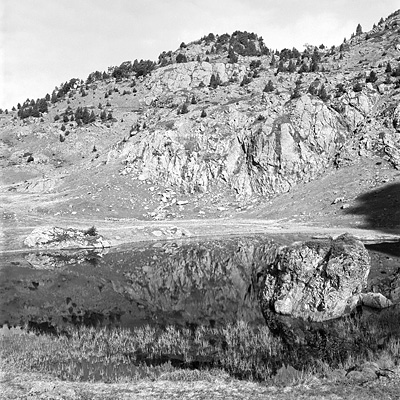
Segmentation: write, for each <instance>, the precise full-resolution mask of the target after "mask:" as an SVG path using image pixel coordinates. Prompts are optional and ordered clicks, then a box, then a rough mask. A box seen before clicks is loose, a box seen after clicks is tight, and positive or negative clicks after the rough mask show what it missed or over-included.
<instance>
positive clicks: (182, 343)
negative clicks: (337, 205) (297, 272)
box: [0, 310, 400, 384]
mask: <svg viewBox="0 0 400 400" xmlns="http://www.w3.org/2000/svg"><path fill="white" fill-rule="evenodd" d="M399 321H400V319H399V311H396V310H394V311H393V312H392V313H391V314H390V313H389V314H385V315H384V316H379V315H378V316H377V317H376V318H374V319H373V322H372V323H371V321H369V323H368V324H365V323H363V322H362V321H361V320H360V319H357V318H347V319H342V320H340V321H339V322H338V323H339V324H342V326H341V327H340V328H341V329H343V334H344V336H347V337H348V340H349V343H350V342H351V343H354V344H355V345H354V346H349V349H350V351H348V353H347V357H346V359H341V360H337V359H336V360H335V354H331V355H330V357H329V360H335V365H334V366H333V365H332V364H330V363H329V362H328V361H327V360H321V359H319V360H313V361H312V362H310V361H309V362H308V363H307V364H306V365H304V369H303V370H302V371H296V370H294V369H293V368H285V367H284V368H281V367H282V365H283V364H285V359H287V358H289V357H288V353H287V352H288V351H290V349H287V348H286V347H285V346H283V344H282V342H281V341H280V340H279V339H278V338H276V337H273V336H272V335H271V333H270V332H269V330H268V328H267V327H258V328H252V327H250V326H248V324H246V323H245V322H243V321H238V322H237V323H235V324H231V325H227V326H224V327H217V328H211V327H205V326H200V327H197V328H195V329H187V328H178V327H174V326H167V327H166V328H165V329H161V328H155V327H150V326H145V327H140V328H136V329H133V330H128V329H121V328H112V329H107V328H93V327H78V328H77V327H68V328H67V329H66V330H64V331H63V332H62V333H60V334H58V335H49V334H38V333H37V334H32V333H29V332H27V331H26V330H24V331H22V333H21V334H15V335H7V336H4V337H3V338H2V339H1V341H0V349H1V359H2V364H3V366H4V367H5V369H7V368H9V369H11V370H18V371H23V372H36V373H44V374H51V375H53V376H55V377H57V378H59V379H62V380H68V381H89V382H96V381H101V382H107V383H115V382H129V381H135V380H140V379H158V378H160V376H162V377H163V378H165V377H167V378H168V377H169V379H173V380H196V379H206V380H207V379H209V377H210V376H214V377H215V376H216V375H220V376H221V377H223V376H225V377H226V375H227V374H229V375H230V376H232V377H235V378H240V379H245V380H250V381H263V382H268V381H269V382H271V383H280V384H293V383H294V382H301V381H304V380H306V379H308V378H310V377H311V376H318V377H332V376H335V375H337V371H338V370H340V371H342V373H341V374H340V375H341V376H342V377H343V376H344V374H345V371H346V370H349V369H351V368H352V367H355V366H357V365H361V364H362V363H364V362H366V361H371V362H375V363H377V364H378V365H379V366H380V367H381V368H384V369H390V368H394V367H396V366H398V365H399V364H400V327H399V324H400V322H399ZM353 347H354V351H351V349H352V348H353ZM360 349H362V351H360ZM290 356H291V357H293V354H291V355H290ZM277 371H278V374H277V375H276V372H277ZM282 371H283V373H282Z"/></svg>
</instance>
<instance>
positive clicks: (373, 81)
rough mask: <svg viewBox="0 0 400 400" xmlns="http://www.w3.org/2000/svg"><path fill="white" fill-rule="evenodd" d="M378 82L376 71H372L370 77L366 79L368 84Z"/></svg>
mask: <svg viewBox="0 0 400 400" xmlns="http://www.w3.org/2000/svg"><path fill="white" fill-rule="evenodd" d="M377 80H378V76H377V75H376V73H375V71H371V72H370V73H369V76H367V78H366V79H365V81H366V82H370V83H375V82H376V81H377Z"/></svg>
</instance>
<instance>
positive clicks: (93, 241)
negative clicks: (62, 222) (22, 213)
mask: <svg viewBox="0 0 400 400" xmlns="http://www.w3.org/2000/svg"><path fill="white" fill-rule="evenodd" d="M24 245H25V246H27V247H33V248H36V249H45V248H47V249H90V248H96V249H97V248H100V249H102V248H105V247H110V243H109V242H108V241H107V240H105V239H104V238H103V237H102V236H100V235H99V234H98V233H97V232H96V231H95V230H94V229H88V230H87V231H82V230H79V229H75V228H60V227H57V226H54V227H53V226H46V227H39V228H36V229H34V230H33V231H32V233H31V234H30V235H29V236H28V237H27V238H26V239H25V240H24Z"/></svg>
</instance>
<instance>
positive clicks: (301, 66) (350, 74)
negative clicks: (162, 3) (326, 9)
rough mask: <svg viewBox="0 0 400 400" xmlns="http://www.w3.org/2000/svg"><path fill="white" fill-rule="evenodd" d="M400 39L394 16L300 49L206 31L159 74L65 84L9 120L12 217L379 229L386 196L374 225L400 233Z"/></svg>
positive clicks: (139, 69) (7, 176)
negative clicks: (368, 199) (378, 195)
mask: <svg viewBox="0 0 400 400" xmlns="http://www.w3.org/2000/svg"><path fill="white" fill-rule="evenodd" d="M399 30H400V22H399V12H396V13H393V14H392V15H391V16H389V17H388V18H387V19H386V20H385V21H383V22H381V23H380V24H379V25H378V26H377V27H375V28H374V29H373V30H371V31H370V32H368V33H361V34H358V35H356V36H354V37H353V38H352V39H350V40H349V41H347V42H344V43H343V44H342V45H340V46H337V47H332V48H331V49H326V48H324V47H323V46H320V48H313V47H309V48H306V49H305V51H303V52H302V53H300V52H299V51H297V50H296V49H292V50H289V49H283V50H282V51H281V52H279V53H277V52H272V51H270V50H269V49H268V48H267V47H266V46H265V45H264V41H263V40H262V38H259V37H258V36H257V35H255V34H249V33H247V32H235V33H234V34H232V35H226V34H225V35H221V36H218V35H212V34H210V35H208V36H206V37H204V38H202V39H201V40H198V41H196V42H193V43H189V44H184V43H183V44H182V45H181V46H180V48H179V49H178V50H177V51H175V52H168V53H166V52H164V53H162V54H161V55H160V57H159V63H158V64H155V63H151V62H146V61H140V62H137V61H136V62H134V63H130V62H127V63H123V64H122V65H121V66H119V67H113V68H110V69H109V71H108V72H107V73H99V72H96V73H94V74H91V75H90V76H89V77H88V79H87V81H86V82H83V81H81V80H77V79H73V80H71V81H69V82H66V83H65V84H63V85H61V86H60V88H57V90H55V91H54V92H53V94H52V96H48V98H47V100H46V99H44V101H42V102H39V101H36V102H35V101H33V104H32V101H30V102H25V103H24V104H23V105H22V106H21V109H20V110H19V112H18V114H19V117H18V115H17V112H10V113H8V114H7V115H5V114H4V113H3V114H1V115H0V130H1V131H0V132H1V133H0V134H1V166H2V169H3V171H4V174H3V185H2V191H3V193H4V194H5V202H4V207H3V220H4V222H5V223H7V221H11V222H12V223H13V224H14V223H16V222H17V223H20V224H27V221H33V222H32V223H33V224H36V223H38V221H42V222H44V221H45V220H46V219H47V218H49V216H51V217H52V218H54V219H55V220H56V219H62V218H64V219H65V218H68V219H71V220H80V221H83V220H93V221H97V220H104V218H114V219H115V218H136V219H144V220H152V219H155V220H163V219H182V218H184V219H187V218H207V217H221V216H225V217H229V216H235V215H237V216H240V217H247V216H250V217H257V218H265V217H268V218H274V219H287V220H290V221H293V222H302V223H314V224H316V225H328V226H331V225H340V224H343V226H363V227H371V225H368V221H367V220H368V218H369V217H368V215H366V213H362V212H360V209H359V208H357V207H358V205H357V204H358V203H357V201H358V197H357V196H363V195H364V196H365V195H367V194H368V192H371V190H374V189H376V188H377V187H378V188H379V187H380V186H381V185H382V188H385V187H386V186H388V185H392V186H393V190H392V191H391V192H390V193H392V194H391V201H389V202H386V203H385V204H386V208H387V212H386V214H385V215H383V217H382V218H380V217H379V218H378V217H376V216H375V217H374V218H375V220H376V221H375V223H374V228H382V230H386V231H387V230H390V231H393V232H396V231H397V232H398V231H400V214H399V213H400V207H399V201H400V184H399V181H400V179H399V173H398V169H399V168H400V106H399V99H400V35H399ZM39 103H40V106H43V107H44V108H47V109H48V110H47V112H42V113H40V112H39V111H38V107H39V106H38V104H39ZM45 106H46V107H45ZM21 110H22V111H21ZM35 113H36V114H35ZM30 114H35V115H37V116H38V117H34V116H29V115H30ZM20 117H21V118H20ZM360 174H361V175H362V176H360ZM385 185H386V186H385ZM333 187H335V189H334V190H331V189H332V188H333ZM337 198H339V200H337V201H336V202H335V199H337ZM288 199H290V200H288ZM332 202H333V203H335V204H334V205H333V206H332V204H331V203H332ZM283 205H285V206H284V207H283V208H282V206H283ZM343 205H345V206H346V207H344V208H341V207H342V206H343ZM300 210H301V211H300ZM352 211H353V212H352ZM243 212H244V214H243ZM387 214H390V217H388V216H387ZM380 220H382V223H381V225H382V226H380V222H379V221H380Z"/></svg>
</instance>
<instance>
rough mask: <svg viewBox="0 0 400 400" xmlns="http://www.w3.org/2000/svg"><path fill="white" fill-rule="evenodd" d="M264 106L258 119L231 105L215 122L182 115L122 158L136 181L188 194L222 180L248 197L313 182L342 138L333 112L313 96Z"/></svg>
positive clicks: (140, 138) (130, 145)
mask: <svg viewBox="0 0 400 400" xmlns="http://www.w3.org/2000/svg"><path fill="white" fill-rule="evenodd" d="M263 107H264V110H263V111H262V114H260V115H261V117H259V115H255V114H254V112H250V113H249V111H251V110H247V109H243V107H242V106H240V105H237V104H232V105H230V106H229V107H227V108H226V109H225V110H221V111H218V112H217V111H216V112H214V115H213V119H204V120H194V119H193V118H190V115H189V116H188V117H186V116H184V117H181V118H180V120H179V121H176V122H174V124H173V126H172V125H171V126H170V127H166V126H165V127H163V128H161V127H160V126H159V127H158V128H156V129H155V130H154V131H152V132H148V131H143V132H141V133H139V134H137V135H135V136H134V137H132V138H131V139H130V140H129V142H127V143H126V144H125V146H124V148H123V150H122V152H121V154H120V157H121V158H122V159H123V160H124V163H125V165H126V170H127V171H128V170H129V173H132V174H136V175H138V176H140V177H141V178H142V179H149V180H154V181H159V180H162V181H163V182H165V183H166V184H169V185H174V186H176V187H178V188H180V189H181V190H183V191H184V192H188V193H194V192H196V191H198V192H206V191H207V190H209V189H210V187H211V185H212V184H215V183H217V182H223V184H224V185H226V186H228V187H229V188H230V189H233V190H234V191H235V192H236V193H237V195H238V197H239V198H243V197H244V198H246V197H250V196H252V195H253V194H257V195H272V194H275V193H282V192H287V191H289V190H290V188H291V187H292V186H293V185H295V184H296V183H298V182H300V181H309V180H312V179H314V178H315V177H317V176H318V175H320V174H321V173H322V172H323V171H325V169H326V168H327V167H328V166H329V164H330V163H332V160H333V159H334V157H335V155H336V153H337V152H338V151H339V149H340V148H341V147H342V146H343V143H345V141H346V137H347V136H346V135H347V133H346V129H345V127H344V126H343V125H342V123H341V121H340V118H339V116H338V115H337V113H336V112H334V111H332V110H330V109H328V107H327V106H326V105H325V104H324V103H323V102H322V101H321V100H319V99H318V98H312V97H311V96H309V95H304V96H302V97H300V98H299V99H297V100H296V101H293V102H289V103H287V104H285V105H283V104H282V101H281V102H278V103H277V104H273V103H269V100H268V102H266V103H265V104H263ZM264 114H265V115H264ZM149 119H150V117H149Z"/></svg>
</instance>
